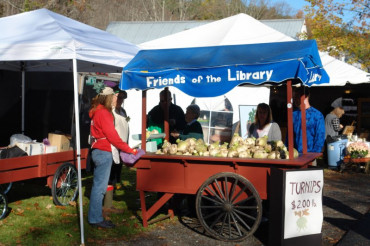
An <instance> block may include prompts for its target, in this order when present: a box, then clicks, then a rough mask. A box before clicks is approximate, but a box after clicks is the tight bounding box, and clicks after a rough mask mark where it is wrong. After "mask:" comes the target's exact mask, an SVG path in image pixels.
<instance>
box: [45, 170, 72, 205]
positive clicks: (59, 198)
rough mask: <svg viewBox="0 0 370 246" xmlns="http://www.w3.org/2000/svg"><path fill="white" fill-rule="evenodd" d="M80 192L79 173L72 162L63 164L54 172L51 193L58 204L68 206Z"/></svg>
mask: <svg viewBox="0 0 370 246" xmlns="http://www.w3.org/2000/svg"><path fill="white" fill-rule="evenodd" d="M77 193H78V175H77V170H76V168H75V167H74V166H73V165H72V164H71V163H64V164H62V165H61V166H60V167H59V168H58V169H57V171H56V172H55V174H54V178H53V184H52V187H51V194H52V195H53V200H54V203H55V204H56V205H63V206H66V205H68V204H69V202H71V201H74V200H75V199H76V197H77Z"/></svg>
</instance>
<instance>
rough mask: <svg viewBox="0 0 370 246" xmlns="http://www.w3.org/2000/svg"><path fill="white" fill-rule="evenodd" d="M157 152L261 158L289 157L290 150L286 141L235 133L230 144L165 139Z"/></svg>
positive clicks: (296, 152) (201, 140)
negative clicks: (270, 140) (173, 141)
mask: <svg viewBox="0 0 370 246" xmlns="http://www.w3.org/2000/svg"><path fill="white" fill-rule="evenodd" d="M156 154H167V155H195V156H213V157H239V158H259V159H265V158H267V159H288V158H289V152H288V150H287V148H286V146H285V145H284V143H283V142H282V141H281V140H279V141H272V142H267V136H265V137H261V138H257V139H256V138H254V137H250V138H246V139H243V138H242V137H240V136H239V134H238V133H235V134H234V136H233V138H232V139H231V141H230V144H228V143H226V142H225V143H223V144H222V145H220V143H219V142H214V143H212V144H206V143H204V141H203V139H195V138H188V139H186V140H180V139H178V140H177V144H171V143H169V142H168V141H166V140H164V143H163V145H162V149H159V150H158V151H157V152H156ZM296 157H298V151H297V150H296V149H294V158H296Z"/></svg>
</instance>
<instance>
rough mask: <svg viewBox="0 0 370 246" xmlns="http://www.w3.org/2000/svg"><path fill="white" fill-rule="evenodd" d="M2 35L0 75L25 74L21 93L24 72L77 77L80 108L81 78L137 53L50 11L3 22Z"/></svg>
mask: <svg viewBox="0 0 370 246" xmlns="http://www.w3.org/2000/svg"><path fill="white" fill-rule="evenodd" d="M0 30H1V35H0V69H1V70H12V71H21V72H22V84H23V87H24V83H25V71H27V72H28V71H50V72H51V71H65V72H73V86H74V101H75V102H78V86H77V72H121V71H122V67H124V66H125V65H126V63H128V62H129V61H130V60H131V59H132V58H133V57H134V56H135V54H136V53H137V51H138V48H137V46H135V45H133V44H130V43H128V42H126V41H123V40H122V39H120V38H118V37H116V36H114V35H112V34H110V33H108V32H105V31H102V30H99V29H97V28H94V27H91V26H88V25H85V24H83V23H80V22H78V21H75V20H72V19H69V18H67V17H65V16H62V15H59V14H56V13H54V12H51V11H49V10H47V9H39V10H35V11H30V12H26V13H22V14H17V15H13V16H9V17H4V18H0ZM22 96H23V98H24V92H23V93H22ZM23 100H24V99H23ZM23 102H24V101H23ZM23 110H24V108H22V111H23ZM74 112H75V122H76V151H77V159H78V179H79V185H78V187H79V205H80V211H79V212H80V230H81V244H82V245H84V226H83V225H84V223H83V211H82V187H81V160H80V153H81V150H80V132H79V129H80V128H79V104H78V103H75V107H74ZM22 127H23V125H22ZM22 130H23V129H22Z"/></svg>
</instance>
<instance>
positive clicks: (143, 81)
mask: <svg viewBox="0 0 370 246" xmlns="http://www.w3.org/2000/svg"><path fill="white" fill-rule="evenodd" d="M289 79H299V80H300V81H301V82H302V83H303V84H304V85H306V86H311V85H312V84H323V83H329V76H328V75H327V73H326V72H325V70H324V69H323V68H322V64H321V60H320V56H319V53H318V50H317V45H316V41H315V40H305V41H293V42H279V43H266V44H249V45H228V46H213V47H199V48H180V49H161V50H141V51H139V53H138V54H137V55H136V56H135V57H134V58H133V59H132V60H131V61H130V62H129V63H128V64H127V65H126V67H124V68H123V71H122V77H121V81H120V85H119V86H120V89H122V90H128V89H140V90H146V89H149V88H158V89H159V88H164V87H167V86H174V87H177V88H178V89H180V90H181V91H183V92H184V93H186V94H188V95H191V96H194V97H213V96H219V95H223V94H225V93H227V92H228V91H230V90H231V89H233V88H234V87H235V86H238V85H239V84H244V83H249V84H254V85H259V84H262V83H265V82H269V83H281V82H283V81H285V80H289Z"/></svg>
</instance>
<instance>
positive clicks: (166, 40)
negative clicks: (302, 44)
mask: <svg viewBox="0 0 370 246" xmlns="http://www.w3.org/2000/svg"><path fill="white" fill-rule="evenodd" d="M285 41H294V39H293V38H291V37H289V36H287V35H285V34H283V33H281V32H279V31H277V30H275V29H273V28H271V27H269V26H267V25H265V24H263V23H262V22H260V21H258V20H256V19H254V18H252V17H250V16H249V15H246V14H238V15H234V16H231V17H228V18H225V19H222V20H218V21H214V22H211V23H209V24H205V25H202V26H198V27H194V28H192V29H189V30H186V31H182V32H178V33H175V34H172V35H168V36H166V37H163V38H159V39H155V40H152V41H148V42H145V43H142V44H140V45H139V47H140V48H142V49H164V48H166V49H167V48H183V47H203V46H216V45H233V44H253V43H270V42H285ZM320 58H321V61H322V64H323V66H324V69H325V71H326V72H327V73H328V74H329V77H330V84H329V85H328V84H325V85H324V84H323V86H343V85H345V84H346V83H347V82H349V83H351V84H360V83H369V82H370V77H369V73H366V72H364V71H362V70H360V69H358V68H356V67H354V66H352V65H349V64H347V63H345V62H342V61H340V60H338V59H335V58H334V57H332V56H329V55H328V54H326V53H324V52H320Z"/></svg>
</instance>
